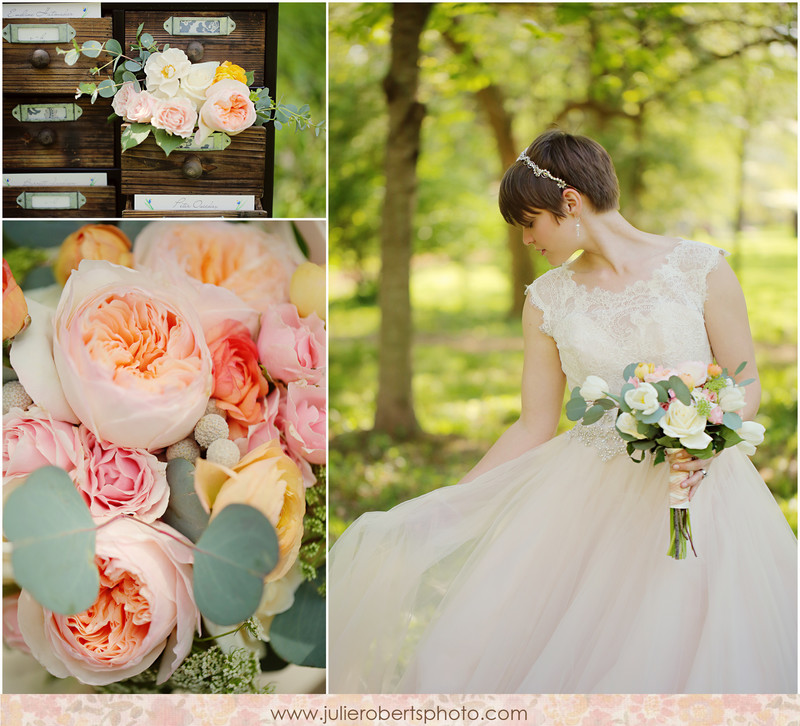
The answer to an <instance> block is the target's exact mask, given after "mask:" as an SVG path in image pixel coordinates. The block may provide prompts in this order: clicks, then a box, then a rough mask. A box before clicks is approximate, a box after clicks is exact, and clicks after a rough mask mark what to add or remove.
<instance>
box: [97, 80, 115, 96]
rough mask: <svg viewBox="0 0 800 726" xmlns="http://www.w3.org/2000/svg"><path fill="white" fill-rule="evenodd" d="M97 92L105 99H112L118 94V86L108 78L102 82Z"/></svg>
mask: <svg viewBox="0 0 800 726" xmlns="http://www.w3.org/2000/svg"><path fill="white" fill-rule="evenodd" d="M97 92H98V93H99V94H100V95H101V96H102V97H103V98H111V97H112V96H113V95H114V94H115V93H116V92H117V86H116V84H115V83H114V81H112V80H111V79H110V78H107V79H106V80H105V81H100V84H99V85H98V86H97Z"/></svg>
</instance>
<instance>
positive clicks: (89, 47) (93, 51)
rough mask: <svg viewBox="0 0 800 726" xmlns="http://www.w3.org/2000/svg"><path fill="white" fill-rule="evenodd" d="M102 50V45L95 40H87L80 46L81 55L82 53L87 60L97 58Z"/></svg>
mask: <svg viewBox="0 0 800 726" xmlns="http://www.w3.org/2000/svg"><path fill="white" fill-rule="evenodd" d="M102 50H103V44H102V43H101V42H100V41H97V40H87V41H86V42H85V43H84V44H83V45H82V46H81V53H83V54H84V55H85V56H86V57H87V58H97V56H99V55H100V51H102Z"/></svg>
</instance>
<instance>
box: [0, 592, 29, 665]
mask: <svg viewBox="0 0 800 726" xmlns="http://www.w3.org/2000/svg"><path fill="white" fill-rule="evenodd" d="M18 601H19V593H15V594H14V595H7V596H6V597H4V598H3V640H4V641H5V643H6V645H7V646H8V647H9V648H14V649H15V650H21V651H22V652H23V653H30V652H31V651H30V648H28V646H27V645H26V644H25V639H24V638H23V637H22V633H21V632H20V629H19V621H18V619H17V604H18Z"/></svg>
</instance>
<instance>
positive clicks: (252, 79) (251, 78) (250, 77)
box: [244, 71, 256, 86]
mask: <svg viewBox="0 0 800 726" xmlns="http://www.w3.org/2000/svg"><path fill="white" fill-rule="evenodd" d="M244 77H245V78H246V79H247V85H248V86H252V85H253V83H254V82H255V78H256V74H255V72H254V71H245V72H244Z"/></svg>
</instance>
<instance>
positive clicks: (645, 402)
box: [625, 383, 659, 416]
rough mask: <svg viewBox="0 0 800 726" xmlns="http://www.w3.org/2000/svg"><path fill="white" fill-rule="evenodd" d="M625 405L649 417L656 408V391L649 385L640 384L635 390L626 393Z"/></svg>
mask: <svg viewBox="0 0 800 726" xmlns="http://www.w3.org/2000/svg"><path fill="white" fill-rule="evenodd" d="M625 403H627V404H628V405H629V406H630V407H631V408H634V409H636V410H637V411H641V412H642V413H643V414H644V415H645V416H649V415H650V414H651V413H655V411H656V409H657V408H658V405H659V404H658V391H657V390H656V388H655V386H653V385H652V384H651V383H640V384H639V386H638V387H637V388H632V389H630V390H629V391H627V393H626V394H625Z"/></svg>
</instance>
